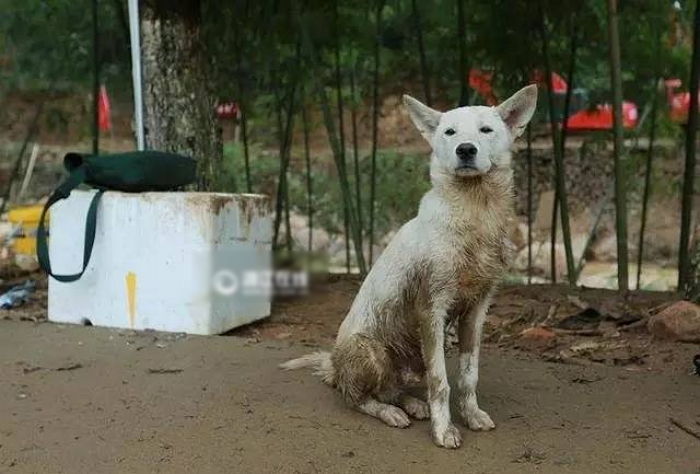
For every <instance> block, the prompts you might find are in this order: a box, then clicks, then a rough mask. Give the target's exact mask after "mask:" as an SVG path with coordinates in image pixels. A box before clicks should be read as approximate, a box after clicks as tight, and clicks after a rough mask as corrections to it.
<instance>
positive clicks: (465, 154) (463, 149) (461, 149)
mask: <svg viewBox="0 0 700 474" xmlns="http://www.w3.org/2000/svg"><path fill="white" fill-rule="evenodd" d="M455 151H456V153H457V158H458V159H459V162H460V166H474V160H475V159H476V153H477V152H478V151H479V150H478V149H477V148H476V147H475V146H474V145H473V144H472V143H461V144H459V145H458V146H457V150H455Z"/></svg>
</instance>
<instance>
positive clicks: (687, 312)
mask: <svg viewBox="0 0 700 474" xmlns="http://www.w3.org/2000/svg"><path fill="white" fill-rule="evenodd" d="M647 329H648V330H649V332H650V333H651V334H652V335H653V336H654V337H656V338H658V339H670V340H673V341H691V340H696V339H698V338H700V306H698V305H696V304H694V303H691V302H689V301H678V302H676V303H673V304H672V305H671V306H669V307H667V308H666V309H664V310H663V311H661V312H660V313H658V314H656V315H654V316H652V317H651V318H649V322H648V323H647Z"/></svg>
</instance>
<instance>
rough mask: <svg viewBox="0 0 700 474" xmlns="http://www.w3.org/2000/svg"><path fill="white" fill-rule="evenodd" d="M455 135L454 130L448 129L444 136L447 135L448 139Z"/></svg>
mask: <svg viewBox="0 0 700 474" xmlns="http://www.w3.org/2000/svg"><path fill="white" fill-rule="evenodd" d="M455 133H457V132H455V129H454V128H448V129H447V130H445V135H447V136H448V137H451V136H452V135H454V134H455Z"/></svg>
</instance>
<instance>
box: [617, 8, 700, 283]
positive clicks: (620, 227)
mask: <svg viewBox="0 0 700 474" xmlns="http://www.w3.org/2000/svg"><path fill="white" fill-rule="evenodd" d="M608 42H609V44H610V80H611V83H612V91H613V145H614V146H613V158H614V160H615V230H616V234H617V235H616V237H617V287H618V289H619V290H620V291H626V290H627V289H628V287H629V282H628V272H629V269H628V267H627V176H626V174H627V173H626V170H625V166H624V161H623V157H622V154H623V149H622V147H623V138H624V136H623V133H624V131H623V129H622V67H621V64H620V35H619V33H618V28H617V0H608ZM696 82H697V81H696ZM691 87H692V85H691Z"/></svg>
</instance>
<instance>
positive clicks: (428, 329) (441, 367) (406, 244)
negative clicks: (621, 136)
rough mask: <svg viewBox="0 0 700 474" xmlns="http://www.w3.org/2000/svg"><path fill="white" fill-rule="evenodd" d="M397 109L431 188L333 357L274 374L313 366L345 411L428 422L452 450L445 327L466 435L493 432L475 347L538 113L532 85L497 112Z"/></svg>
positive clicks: (358, 303) (380, 263)
mask: <svg viewBox="0 0 700 474" xmlns="http://www.w3.org/2000/svg"><path fill="white" fill-rule="evenodd" d="M404 103H405V105H406V107H407V109H408V112H409V114H410V116H411V119H412V120H413V123H414V124H415V125H416V127H417V128H418V130H419V131H420V132H421V134H422V135H423V137H425V139H426V140H428V142H429V143H430V145H431V147H432V156H431V162H430V179H431V182H432V189H431V190H430V191H429V192H428V193H427V194H426V195H425V196H424V197H423V199H422V201H421V204H420V209H419V210H418V215H417V216H416V217H415V218H413V219H412V220H410V221H409V222H407V223H406V224H405V225H404V226H403V227H402V228H401V229H400V230H399V232H398V233H397V234H396V236H395V237H394V239H393V240H392V241H391V242H390V243H389V245H388V247H387V248H386V250H385V251H384V253H383V254H382V255H381V256H380V258H379V259H378V260H377V262H376V263H375V265H374V266H373V267H372V270H371V271H370V272H369V274H368V275H367V278H366V279H365V281H364V283H363V284H362V287H361V288H360V291H359V292H358V294H357V297H356V298H355V301H354V302H353V304H352V307H351V308H350V311H349V313H348V314H347V316H346V317H345V320H344V321H343V323H342V325H341V326H340V329H339V331H338V338H337V340H336V343H335V347H334V348H333V352H332V353H328V352H317V353H315V354H310V355H307V356H304V357H302V358H300V359H295V360H292V361H289V362H287V363H285V364H283V365H282V367H283V368H285V369H296V368H301V367H314V368H315V369H316V373H317V374H319V375H320V376H321V377H322V378H323V381H324V382H326V383H328V384H329V385H332V386H334V387H336V388H337V389H338V390H340V392H341V393H342V394H343V396H344V397H345V399H346V400H347V401H348V402H349V403H350V404H351V405H352V406H354V407H356V408H357V409H358V410H360V411H362V412H363V413H366V414H368V415H371V416H373V417H376V418H379V419H380V420H382V421H383V422H384V423H386V424H387V425H389V426H395V427H399V428H404V427H406V426H408V425H409V424H410V420H409V415H410V416H412V417H414V418H417V419H423V418H428V417H430V418H431V424H432V435H433V440H434V441H435V443H436V444H437V445H439V446H444V447H446V448H457V447H459V445H460V444H461V442H462V439H461V435H460V432H459V430H458V429H457V427H455V425H454V424H453V423H452V416H451V414H450V404H449V402H450V386H449V384H448V381H447V372H446V370H445V328H446V326H447V325H448V324H450V323H451V322H453V321H454V320H455V319H456V320H457V322H458V334H459V375H458V378H457V388H458V390H459V395H458V406H459V412H460V413H459V414H460V415H461V416H462V418H463V419H464V421H465V422H466V424H467V425H468V426H469V428H471V429H472V430H477V431H479V430H490V429H493V428H494V426H495V425H494V423H493V421H491V418H490V417H489V415H488V414H487V413H486V412H485V411H483V410H481V409H480V408H479V405H478V403H477V397H476V385H477V380H478V378H479V375H478V374H479V345H480V340H481V332H482V326H483V323H484V319H485V317H486V311H487V309H488V307H489V303H490V299H491V296H492V294H493V292H494V289H495V287H496V285H497V283H498V282H499V280H500V279H501V277H502V276H503V273H504V271H505V269H506V265H507V261H508V258H509V257H508V250H507V244H506V238H507V237H506V232H507V223H508V220H509V219H510V217H511V213H512V210H513V202H512V201H513V178H512V170H511V154H510V148H511V145H512V144H513V140H514V139H515V138H516V137H518V136H519V135H520V134H521V133H522V132H523V130H524V128H525V126H526V125H527V123H528V122H529V120H530V118H531V117H532V114H533V113H534V111H535V105H536V103H537V88H536V86H534V85H531V86H528V87H525V88H523V89H521V90H520V91H519V92H517V93H516V94H514V95H513V96H512V97H511V98H509V99H508V100H506V101H505V102H503V103H502V104H501V105H499V106H498V107H461V108H458V109H454V110H450V111H448V112H444V113H440V112H438V111H436V110H433V109H431V108H429V107H427V106H425V105H423V104H421V103H420V102H418V101H417V100H416V99H414V98H412V97H409V96H404ZM407 374H417V375H420V376H421V377H422V378H424V380H425V381H426V385H427V389H428V390H427V392H428V403H425V402H423V401H422V400H419V399H417V398H415V397H412V396H410V395H408V394H406V393H404V392H403V391H402V383H403V382H405V380H406V375H407Z"/></svg>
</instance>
